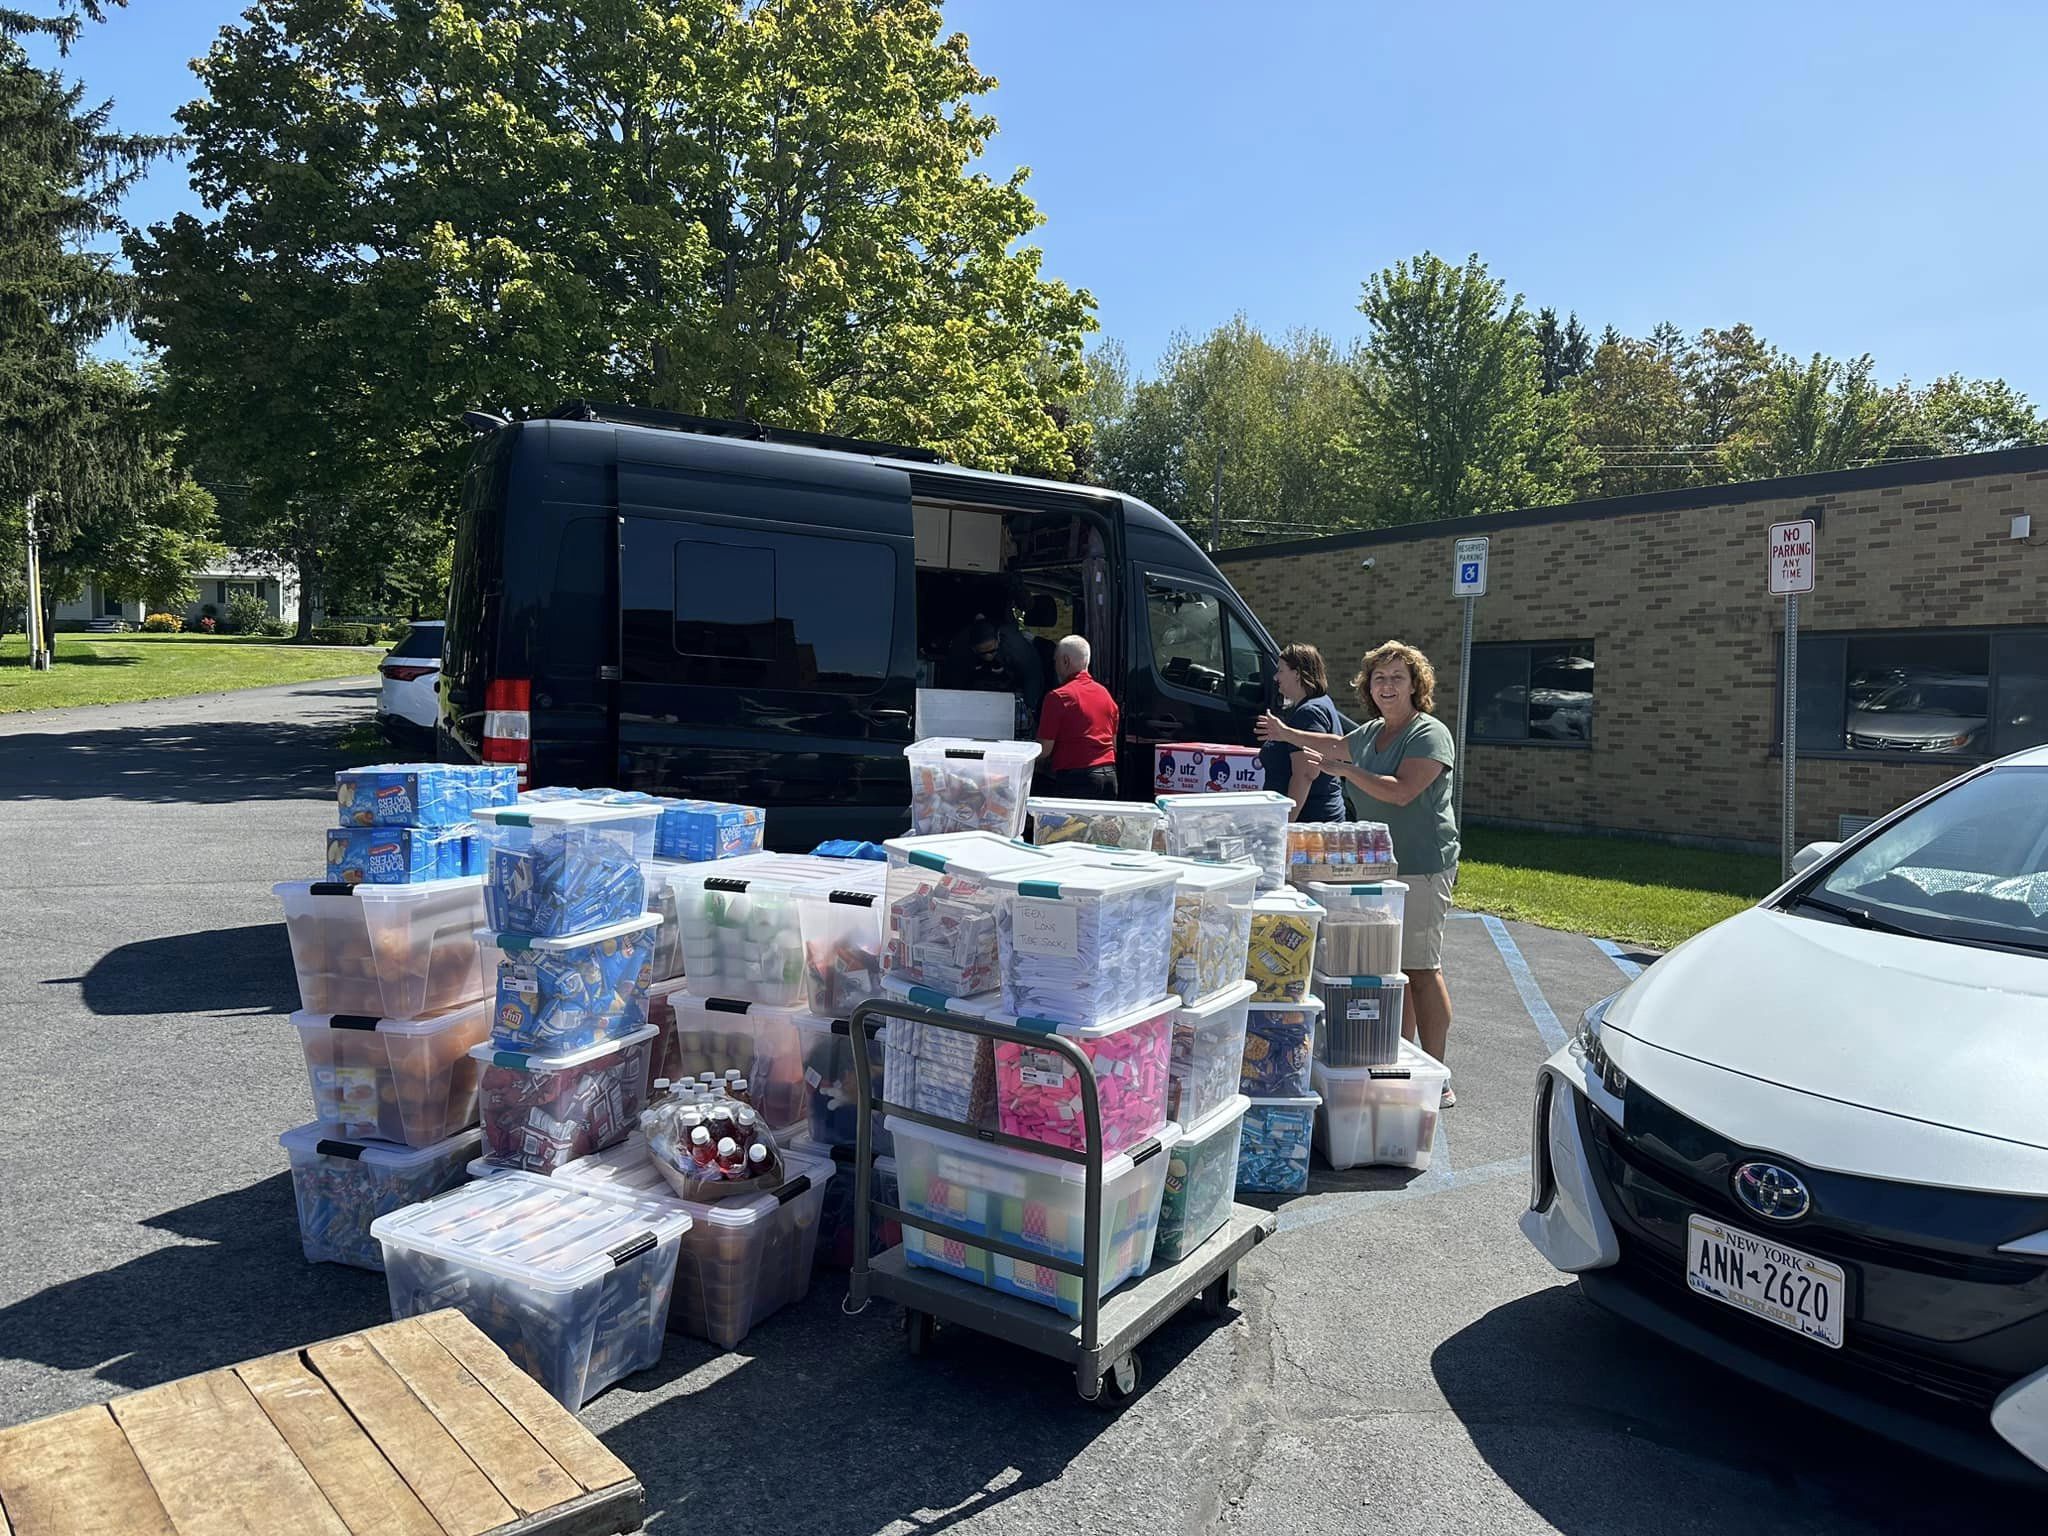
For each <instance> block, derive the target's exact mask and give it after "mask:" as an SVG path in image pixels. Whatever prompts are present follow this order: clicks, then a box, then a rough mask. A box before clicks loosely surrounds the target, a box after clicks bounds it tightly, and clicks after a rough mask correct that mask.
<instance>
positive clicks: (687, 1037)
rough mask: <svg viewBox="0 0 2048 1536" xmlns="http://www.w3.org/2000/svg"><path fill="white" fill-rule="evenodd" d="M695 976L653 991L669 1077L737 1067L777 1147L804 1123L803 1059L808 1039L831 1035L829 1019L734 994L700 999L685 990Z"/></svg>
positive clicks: (807, 1110) (665, 1074)
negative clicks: (666, 1035)
mask: <svg viewBox="0 0 2048 1536" xmlns="http://www.w3.org/2000/svg"><path fill="white" fill-rule="evenodd" d="M695 979H696V978H694V977H684V978H683V980H682V981H681V982H680V983H669V984H666V985H664V986H662V987H658V988H656V989H655V990H654V999H655V1001H654V1003H653V1007H652V1011H651V1017H652V1018H653V1019H654V1021H655V1023H656V1026H657V1027H662V1026H666V1028H667V1030H668V1031H669V1038H668V1039H667V1040H665V1041H664V1049H663V1051H662V1053H661V1055H662V1060H663V1062H664V1066H663V1070H661V1071H660V1072H658V1073H656V1074H655V1075H656V1076H659V1077H666V1078H669V1079H671V1080H681V1079H684V1078H692V1077H701V1076H703V1074H705V1073H706V1072H709V1073H711V1074H712V1075H713V1076H714V1077H723V1076H725V1074H727V1073H728V1072H737V1073H739V1075H740V1076H741V1077H742V1078H744V1079H745V1080H746V1084H747V1102H748V1103H750V1104H752V1105H753V1107H754V1112H755V1113H756V1114H758V1115H760V1117H761V1121H762V1123H763V1124H764V1125H766V1126H767V1127H768V1129H769V1130H770V1131H771V1132H772V1133H773V1134H774V1136H775V1140H776V1144H777V1145H778V1146H780V1145H781V1144H782V1143H783V1142H785V1141H787V1140H789V1139H790V1138H791V1137H792V1136H794V1135H795V1134H796V1133H797V1132H798V1131H799V1130H801V1129H802V1128H803V1127H804V1126H805V1125H807V1124H808V1123H809V1119H810V1100H811V1091H810V1084H809V1083H807V1082H806V1081H805V1080H804V1060H805V1056H806V1054H807V1052H808V1048H809V1046H810V1043H811V1041H812V1040H813V1039H814V1038H816V1037H817V1036H819V1035H825V1036H827V1037H829V1036H830V1033H831V1029H832V1024H831V1021H830V1020H828V1019H819V1018H815V1017H813V1016H812V1015H810V1014H807V1013H805V1012H804V1011H803V1010H801V1009H799V1008H771V1007H770V1006H769V1005H768V1004H766V1003H755V1002H749V1001H747V1000H746V999H744V998H737V997H699V996H698V995H697V994H696V993H695V992H692V991H689V990H687V988H688V987H689V986H690V985H691V983H692V982H694V981H695Z"/></svg>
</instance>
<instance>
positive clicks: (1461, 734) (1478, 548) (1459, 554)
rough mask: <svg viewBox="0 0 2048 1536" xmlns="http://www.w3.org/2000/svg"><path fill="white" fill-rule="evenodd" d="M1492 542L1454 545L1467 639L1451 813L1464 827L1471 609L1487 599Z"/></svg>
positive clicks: (1455, 589) (1454, 583) (1454, 585)
mask: <svg viewBox="0 0 2048 1536" xmlns="http://www.w3.org/2000/svg"><path fill="white" fill-rule="evenodd" d="M1488 545H1489V541H1488V540H1487V538H1486V537H1485V536H1484V535H1483V534H1482V535H1479V536H1477V537H1474V538H1469V539H1459V540H1458V541H1457V542H1456V543H1455V544H1453V545H1452V546H1451V595H1452V596H1453V597H1462V598H1463V599H1464V600H1465V637H1464V639H1463V640H1462V641H1461V642H1460V643H1459V646H1458V761H1457V763H1456V765H1455V766H1454V767H1453V768H1452V770H1451V802H1452V812H1453V814H1454V815H1455V816H1456V817H1457V819H1458V825H1459V827H1461V828H1462V827H1463V826H1464V825H1465V779H1466V777H1467V774H1466V771H1465V742H1466V739H1467V732H1466V729H1465V717H1466V716H1467V715H1469V714H1470V713H1471V707H1470V706H1471V702H1472V608H1473V605H1474V604H1475V603H1477V602H1478V601H1479V599H1480V598H1482V597H1484V596H1486V564H1487V550H1488Z"/></svg>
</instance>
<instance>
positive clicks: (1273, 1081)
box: [1237, 997, 1323, 1100]
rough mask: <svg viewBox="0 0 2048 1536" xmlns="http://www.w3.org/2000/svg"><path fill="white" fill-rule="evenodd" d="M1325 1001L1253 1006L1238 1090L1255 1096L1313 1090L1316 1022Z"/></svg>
mask: <svg viewBox="0 0 2048 1536" xmlns="http://www.w3.org/2000/svg"><path fill="white" fill-rule="evenodd" d="M1322 1015H1323V1001H1322V999H1321V998H1317V997H1305V998H1303V999H1302V1000H1301V1001H1300V1002H1298V1003H1259V1002H1255V1003H1253V1004H1252V1005H1251V1007H1250V1009H1249V1010H1248V1012H1247V1014H1246V1017H1245V1026H1244V1061H1243V1064H1242V1071H1241V1072H1240V1074H1239V1077H1238V1085H1237V1086H1238V1092H1240V1093H1242V1094H1244V1095H1246V1096H1247V1097H1249V1098H1253V1099H1261V1100H1264V1099H1298V1098H1300V1097H1301V1096H1302V1095H1303V1094H1305V1093H1307V1092H1308V1091H1309V1089H1310V1083H1309V1067H1310V1065H1311V1063H1312V1062H1313V1061H1314V1059H1315V1049H1316V1021H1317V1020H1318V1019H1320V1018H1321V1017H1322Z"/></svg>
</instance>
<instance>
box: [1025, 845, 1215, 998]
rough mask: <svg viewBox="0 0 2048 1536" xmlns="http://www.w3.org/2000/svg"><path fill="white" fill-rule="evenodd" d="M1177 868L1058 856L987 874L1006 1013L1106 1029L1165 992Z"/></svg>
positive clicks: (1171, 939) (1154, 863)
mask: <svg viewBox="0 0 2048 1536" xmlns="http://www.w3.org/2000/svg"><path fill="white" fill-rule="evenodd" d="M1175 880H1176V875H1175V872H1174V871H1173V869H1172V868H1170V867H1168V866H1166V865H1163V864H1161V863H1160V862H1159V861H1157V860H1150V859H1148V860H1145V861H1142V863H1140V862H1139V861H1135V860H1134V861H1133V867H1131V868H1128V869H1123V868H1114V867H1109V866H1107V865H1102V864H1097V863H1095V862H1093V861H1088V862H1083V861H1080V860H1074V861H1067V860H1054V861H1053V862H1052V863H1051V864H1049V865H1047V866H1044V867H1042V868H1030V869H1021V870H1010V871H1006V872H1003V873H999V874H994V875H991V876H989V883H990V884H991V885H993V886H994V887H995V889H996V893H997V896H996V940H997V944H998V946H999V952H1000V955H1001V961H1002V993H1003V1004H1002V1011H1003V1012H1004V1013H1009V1014H1015V1015H1016V1016H1018V1017H1019V1018H1024V1019H1030V1020H1036V1021H1043V1022H1045V1023H1051V1024H1078V1025H1082V1026H1089V1025H1095V1024H1102V1023H1106V1022H1108V1021H1109V1020H1111V1019H1114V1018H1117V1017H1119V1016H1120V1015H1122V1014H1126V1013H1129V1012H1130V1011H1131V1010H1132V1009H1133V1008H1142V1007H1143V1006H1145V1004H1147V1003H1153V1002H1157V1001H1158V1000H1159V999H1160V998H1161V997H1162V996H1164V995H1165V993H1166V974H1167V958H1168V956H1169V955H1170V954H1171V952H1172V947H1173V891H1174V884H1175Z"/></svg>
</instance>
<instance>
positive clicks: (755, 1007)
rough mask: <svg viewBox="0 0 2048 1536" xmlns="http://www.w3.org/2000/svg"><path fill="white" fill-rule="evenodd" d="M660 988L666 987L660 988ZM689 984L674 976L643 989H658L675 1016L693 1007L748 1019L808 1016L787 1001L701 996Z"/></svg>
mask: <svg viewBox="0 0 2048 1536" xmlns="http://www.w3.org/2000/svg"><path fill="white" fill-rule="evenodd" d="M664 988H666V989H667V990H666V991H663V989H664ZM689 988H690V978H689V977H687V976H678V977H676V978H675V979H674V980H673V981H671V982H656V983H655V984H654V985H652V986H650V987H649V988H648V989H647V993H648V996H650V997H652V996H653V995H654V994H655V993H656V992H661V993H662V995H663V996H664V997H666V998H667V999H668V1005H669V1007H671V1008H673V1009H675V1010H676V1013H677V1016H678V1018H680V1016H681V1014H682V1012H683V1010H685V1009H694V1010H695V1011H696V1012H698V1013H722V1014H732V1015H734V1016H735V1017H738V1016H741V1015H744V1016H745V1017H747V1018H749V1019H769V1020H773V1021H774V1022H775V1023H778V1024H789V1023H795V1022H797V1021H799V1020H802V1019H809V1018H810V1017H811V1015H810V1014H808V1013H806V1012H805V1011H804V1010H803V1009H801V1008H797V1007H792V1006H791V1005H789V1004H787V1003H757V1002H755V1001H754V1000H753V999H752V998H748V997H705V996H703V995H701V994H699V993H696V992H692V991H691V990H690V989H689ZM816 1022H821V1023H824V1027H825V1028H827V1029H829V1028H831V1025H830V1023H828V1022H824V1021H816Z"/></svg>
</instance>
